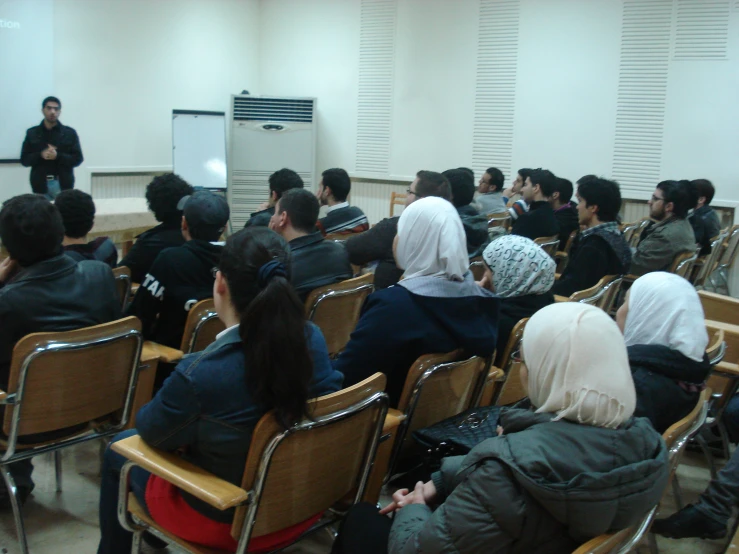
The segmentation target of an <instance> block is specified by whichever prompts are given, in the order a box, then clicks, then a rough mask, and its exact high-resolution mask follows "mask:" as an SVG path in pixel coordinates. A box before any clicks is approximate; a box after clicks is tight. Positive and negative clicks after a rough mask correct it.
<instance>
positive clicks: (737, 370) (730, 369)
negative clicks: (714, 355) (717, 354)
mask: <svg viewBox="0 0 739 554" xmlns="http://www.w3.org/2000/svg"><path fill="white" fill-rule="evenodd" d="M713 375H719V376H721V377H729V378H732V379H736V378H739V364H732V363H730V362H719V363H718V364H717V365H716V367H714V368H713Z"/></svg>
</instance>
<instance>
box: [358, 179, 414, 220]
mask: <svg viewBox="0 0 739 554" xmlns="http://www.w3.org/2000/svg"><path fill="white" fill-rule="evenodd" d="M409 184H410V183H398V182H397V181H393V182H389V181H388V182H377V181H371V182H368V181H362V180H361V179H357V180H352V193H351V197H350V198H349V200H350V201H351V204H352V205H353V206H357V207H359V208H361V209H362V211H363V212H364V214H365V215H366V216H367V219H369V222H370V225H372V224H375V223H377V222H378V221H380V220H381V219H383V218H386V217H389V216H390V194H391V193H392V192H397V193H399V194H405V192H406V190H407V189H408V185H409ZM401 212H402V209H400V207H399V206H396V207H395V215H400V213H401Z"/></svg>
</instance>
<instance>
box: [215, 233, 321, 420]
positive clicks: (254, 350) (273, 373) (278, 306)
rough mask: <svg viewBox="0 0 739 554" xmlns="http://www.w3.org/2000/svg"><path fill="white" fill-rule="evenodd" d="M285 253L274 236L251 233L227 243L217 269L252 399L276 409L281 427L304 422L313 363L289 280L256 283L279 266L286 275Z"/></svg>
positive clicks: (301, 311)
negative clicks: (268, 267) (267, 268)
mask: <svg viewBox="0 0 739 554" xmlns="http://www.w3.org/2000/svg"><path fill="white" fill-rule="evenodd" d="M288 252H289V247H288V245H287V242H286V241H285V239H283V238H282V237H280V235H278V234H277V233H275V232H274V231H272V230H270V229H268V228H267V227H249V228H246V229H242V230H241V231H239V232H237V233H234V234H233V235H231V236H230V237H228V240H226V245H225V246H224V247H223V252H222V254H221V261H220V264H219V266H218V268H219V270H220V272H221V274H222V275H223V277H224V278H225V279H226V283H228V288H229V291H230V293H231V303H232V304H233V307H234V308H235V310H236V312H237V313H238V314H239V317H240V325H239V334H240V336H241V340H242V343H243V348H244V357H245V364H244V366H245V371H246V377H247V383H248V386H249V387H250V390H249V393H250V396H251V397H252V398H254V399H256V400H258V401H259V402H261V403H262V405H263V407H264V408H265V409H267V410H270V409H274V410H275V414H276V416H277V420H278V421H279V422H280V423H281V424H282V425H283V426H285V427H289V426H290V425H292V424H294V423H296V422H297V421H299V420H300V419H302V418H303V417H306V416H308V399H309V397H310V396H309V385H310V381H311V378H312V376H313V361H312V360H311V356H310V352H309V346H308V344H309V342H308V341H309V340H310V339H309V335H307V334H306V320H305V306H304V305H303V303H302V302H301V301H300V299H299V298H298V296H297V294H296V293H295V290H294V289H293V288H292V286H291V285H290V282H289V275H288V276H285V277H283V276H274V277H272V278H271V279H268V280H267V282H264V280H263V281H262V282H261V283H260V279H259V268H261V267H262V266H264V265H265V264H267V263H269V262H271V261H272V260H279V261H280V262H282V263H283V264H284V265H285V267H286V268H288V273H289V254H288ZM309 332H311V331H309Z"/></svg>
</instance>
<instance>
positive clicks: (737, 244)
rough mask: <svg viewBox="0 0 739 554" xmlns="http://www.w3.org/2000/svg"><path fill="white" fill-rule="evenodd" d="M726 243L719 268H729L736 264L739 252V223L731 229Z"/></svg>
mask: <svg viewBox="0 0 739 554" xmlns="http://www.w3.org/2000/svg"><path fill="white" fill-rule="evenodd" d="M724 245H725V246H724V247H723V250H722V252H721V255H720V257H719V261H718V268H719V269H729V268H730V267H731V266H732V265H734V260H735V259H736V254H737V252H739V225H734V226H733V227H732V228H731V229H729V231H728V237H727V238H726V240H725V241H724Z"/></svg>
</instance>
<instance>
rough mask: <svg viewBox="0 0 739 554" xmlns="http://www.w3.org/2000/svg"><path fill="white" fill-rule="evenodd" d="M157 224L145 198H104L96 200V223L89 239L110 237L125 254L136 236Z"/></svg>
mask: <svg viewBox="0 0 739 554" xmlns="http://www.w3.org/2000/svg"><path fill="white" fill-rule="evenodd" d="M155 225H157V221H156V219H154V214H153V213H151V212H150V211H149V208H148V207H147V205H146V199H145V198H104V199H100V200H95V225H94V226H93V228H92V231H90V235H89V239H90V240H92V239H94V238H96V237H101V236H102V237H109V238H110V240H112V241H113V242H114V243H115V244H116V245H120V246H121V250H122V255H123V256H125V255H126V254H127V253H128V251H129V249H130V248H131V245H133V241H134V239H135V238H136V236H138V235H140V234H141V233H143V232H144V231H148V230H149V229H151V228H152V227H154V226H155Z"/></svg>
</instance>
